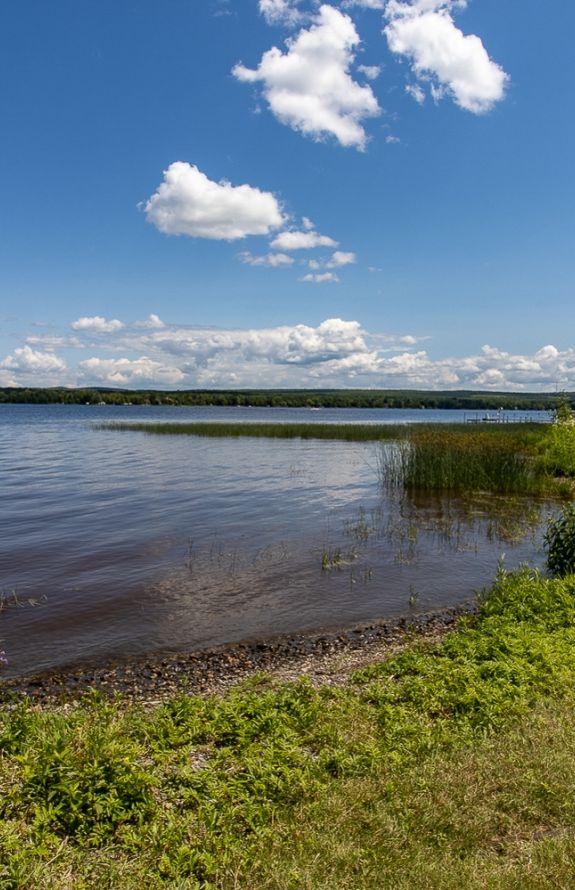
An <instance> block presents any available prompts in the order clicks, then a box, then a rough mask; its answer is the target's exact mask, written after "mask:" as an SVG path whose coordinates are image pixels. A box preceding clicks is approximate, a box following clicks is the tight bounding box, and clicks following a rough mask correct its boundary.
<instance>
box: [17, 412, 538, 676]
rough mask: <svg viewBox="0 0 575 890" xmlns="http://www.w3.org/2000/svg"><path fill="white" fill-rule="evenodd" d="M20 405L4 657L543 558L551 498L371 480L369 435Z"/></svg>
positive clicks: (308, 622) (231, 634) (160, 638)
mask: <svg viewBox="0 0 575 890" xmlns="http://www.w3.org/2000/svg"><path fill="white" fill-rule="evenodd" d="M5 407H6V406H5ZM25 407H27V406H18V409H19V410H17V411H15V412H13V414H14V416H15V419H13V422H11V421H10V413H9V412H6V411H5V412H4V413H2V420H3V422H2V424H0V470H1V485H2V500H1V503H2V508H3V509H2V510H1V511H0V590H3V591H5V592H6V593H10V592H11V591H13V590H14V591H16V594H17V597H18V599H19V600H20V601H21V602H22V603H25V602H26V600H27V599H35V600H38V601H39V605H38V606H37V607H35V608H32V607H26V608H25V607H16V608H10V609H6V610H5V611H4V612H3V613H2V615H1V617H0V643H1V645H0V649H6V651H7V654H8V656H9V659H10V666H9V670H8V671H7V672H6V673H7V674H8V673H11V674H13V675H16V674H23V673H27V672H31V671H35V670H38V669H43V668H49V667H52V666H56V665H61V664H66V663H70V662H76V661H83V660H89V659H104V658H107V657H123V656H126V657H128V656H130V655H133V654H142V653H147V652H149V651H152V650H153V651H166V650H171V651H175V650H178V649H194V648H201V647H206V646H213V645H217V644H220V643H225V642H232V641H235V640H241V639H246V638H253V637H257V636H264V635H265V636H268V635H273V634H276V633H284V632H290V631H294V630H300V629H312V628H315V629H317V628H321V627H326V626H329V627H335V626H343V625H346V624H347V625H349V624H355V623H361V622H363V621H370V620H373V619H376V618H380V617H382V616H386V615H393V614H399V613H402V612H404V611H405V610H406V609H407V608H409V607H414V606H415V605H416V606H417V608H418V609H428V608H434V607H443V606H450V605H453V604H455V603H458V602H461V601H462V600H465V599H468V598H469V597H470V596H472V595H473V591H474V590H477V589H479V588H481V587H482V586H484V585H486V584H488V583H489V582H490V580H491V579H492V578H493V576H494V574H495V572H496V570H497V564H498V561H499V559H500V556H501V554H502V552H505V553H506V560H507V563H508V565H509V567H510V568H511V567H513V566H514V565H517V564H519V563H520V562H523V561H530V562H531V563H533V562H535V563H536V562H537V561H538V560H540V559H541V554H540V548H541V523H542V522H544V520H545V516H546V514H547V512H548V511H549V510H551V509H552V507H549V506H548V505H545V504H541V503H536V502H526V501H523V500H519V499H517V500H514V499H508V498H505V499H497V498H492V497H489V498H485V497H483V498H481V497H476V498H473V499H472V500H451V499H445V498H437V497H429V496H426V497H417V496H410V497H409V498H407V497H404V496H402V495H401V494H400V493H399V492H398V491H395V492H382V490H381V487H380V484H379V476H378V454H379V449H380V446H379V445H378V444H377V443H374V442H359V443H354V442H343V441H338V442H333V441H313V440H305V441H300V440H265V439H252V440H250V439H246V440H236V439H234V440H226V439H221V440H220V439H218V440H201V439H197V438H187V437H176V438H169V437H168V438H167V437H152V436H146V435H143V434H134V435H127V434H111V433H109V432H103V431H100V432H97V431H93V430H92V429H91V428H90V423H89V421H88V419H87V415H91V414H92V413H93V412H89V411H87V409H83V408H82V407H79V408H75V409H63V408H62V407H61V406H42V408H37V407H32V406H31V407H30V410H29V411H25V410H23V409H24V408H25ZM106 413H109V414H110V415H112V416H114V417H118V416H119V414H118V412H117V411H114V410H113V409H111V410H110V411H108V409H101V413H99V415H98V416H99V417H104V415H105V414H106ZM127 413H129V414H130V416H131V414H132V412H130V410H129V409H128V412H127ZM151 413H152V409H150V414H151ZM210 413H212V414H213V413H214V412H210ZM294 413H295V414H297V412H290V417H289V419H298V418H297V417H295V418H294V416H293V415H294ZM367 413H371V412H367ZM424 413H425V412H424ZM430 413H431V412H427V417H426V419H431V418H430V417H429V414H430ZM322 414H323V412H322ZM138 415H139V416H140V412H138ZM225 416H226V419H228V418H229V413H228V412H226V415H225ZM274 416H275V413H274ZM339 416H340V417H341V412H339ZM254 419H260V418H259V416H258V417H256V416H255V412H254ZM300 419H301V418H300ZM305 419H309V415H306V418H305ZM322 419H323V420H325V419H326V418H325V416H322ZM344 419H345V421H346V422H349V420H350V413H349V412H344ZM358 419H361V421H362V422H365V420H366V419H369V418H366V412H358ZM377 419H380V418H379V416H378V418H377ZM394 419H395V420H397V418H395V417H394Z"/></svg>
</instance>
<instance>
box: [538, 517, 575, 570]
mask: <svg viewBox="0 0 575 890" xmlns="http://www.w3.org/2000/svg"><path fill="white" fill-rule="evenodd" d="M545 545H546V548H547V568H548V569H549V571H550V572H551V574H552V575H553V576H554V577H556V578H562V577H564V576H565V575H569V574H572V573H574V572H575V505H574V504H569V505H568V506H566V507H564V508H563V511H562V513H561V515H560V516H557V517H551V518H550V519H549V521H548V524H547V531H546V533H545Z"/></svg>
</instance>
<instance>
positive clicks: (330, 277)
mask: <svg viewBox="0 0 575 890" xmlns="http://www.w3.org/2000/svg"><path fill="white" fill-rule="evenodd" d="M300 281H308V282H313V283H314V284H329V283H336V282H339V278H338V277H337V275H335V274H334V273H333V272H319V273H312V272H308V273H307V275H304V276H303V278H300Z"/></svg>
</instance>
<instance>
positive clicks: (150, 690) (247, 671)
mask: <svg viewBox="0 0 575 890" xmlns="http://www.w3.org/2000/svg"><path fill="white" fill-rule="evenodd" d="M475 609H476V604H475V603H471V602H470V603H463V604H461V605H458V606H456V607H453V608H449V609H442V610H439V611H435V612H426V613H420V614H413V615H403V616H400V617H398V618H388V619H382V620H381V621H377V622H373V623H370V624H367V625H357V626H355V627H351V628H344V629H339V630H329V631H324V632H317V631H316V632H312V633H297V634H289V635H282V636H278V637H273V638H267V639H263V640H262V639H256V640H247V641H244V642H241V643H233V644H228V645H226V646H221V647H218V648H215V649H208V650H196V651H193V652H183V653H178V654H175V655H173V654H169V655H162V654H157V655H153V656H148V657H144V658H131V659H124V660H120V659H115V660H114V661H109V662H107V663H104V664H84V665H81V664H80V665H70V666H68V667H62V668H58V669H57V670H49V671H44V672H42V673H38V674H36V675H32V676H24V677H13V678H9V679H5V680H2V679H0V703H6V702H7V701H10V700H13V699H14V697H19V696H24V697H27V698H29V699H30V700H32V701H34V702H37V703H39V704H47V705H49V704H55V703H64V702H67V701H68V702H69V701H74V700H77V699H78V698H81V697H82V696H83V695H85V694H86V693H87V692H89V691H90V690H97V691H98V692H100V693H102V694H104V695H106V696H108V697H112V696H113V695H115V694H118V693H119V694H121V695H122V696H123V697H125V698H126V699H127V700H128V701H142V702H146V701H147V702H153V703H156V702H158V701H161V700H163V699H164V698H166V697H168V696H170V695H173V694H176V693H178V692H185V693H188V694H201V695H206V694H211V693H217V692H224V691H226V690H227V689H229V688H231V687H232V686H234V685H237V684H238V683H239V682H241V681H242V680H245V679H248V678H249V677H251V676H254V675H255V674H257V673H260V672H264V673H269V674H271V675H273V676H276V677H278V678H279V679H284V680H295V679H297V678H298V677H300V676H306V677H309V679H310V680H311V681H312V682H317V683H327V684H330V685H335V684H336V683H339V682H343V680H344V679H345V677H347V676H348V675H349V673H351V672H352V671H353V670H356V669H358V668H359V667H361V666H362V665H364V664H367V663H369V662H370V661H374V660H377V659H379V658H385V657H389V655H391V654H393V653H394V652H395V651H397V649H398V648H401V647H402V646H403V645H405V643H406V642H407V640H408V639H410V637H411V635H412V634H415V635H417V636H420V637H423V638H427V637H438V636H441V635H442V634H444V633H446V632H447V631H449V630H451V629H452V628H453V627H454V625H455V624H456V622H457V619H458V618H459V617H460V616H461V615H465V614H471V613H473V612H474V611H475Z"/></svg>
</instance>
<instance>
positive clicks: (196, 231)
mask: <svg viewBox="0 0 575 890" xmlns="http://www.w3.org/2000/svg"><path fill="white" fill-rule="evenodd" d="M145 211H146V216H147V219H148V221H149V222H151V223H152V224H153V225H155V226H156V228H157V229H159V230H160V231H161V232H165V233H166V234H167V235H189V236H191V237H192V238H212V239H217V240H223V241H236V240H238V239H240V238H245V237H246V236H247V235H268V234H269V233H270V232H271V231H272V230H273V229H277V228H279V227H280V226H281V225H282V223H283V222H284V216H283V213H282V210H281V207H280V204H279V202H278V200H277V198H276V197H275V195H272V194H271V192H262V191H260V189H258V188H254V187H253V186H251V185H236V186H234V185H232V184H231V183H229V182H227V181H226V180H221V181H220V182H214V181H212V180H211V179H208V177H207V176H206V174H205V173H202V172H201V170H198V168H197V167H195V166H194V165H193V164H188V163H185V162H184V161H174V163H173V164H170V166H169V167H168V169H167V170H165V171H164V181H163V182H162V184H161V185H160V186H159V187H158V188H157V190H156V191H155V192H154V194H153V195H152V197H151V198H150V199H149V200H148V202H147V203H146V205H145Z"/></svg>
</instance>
